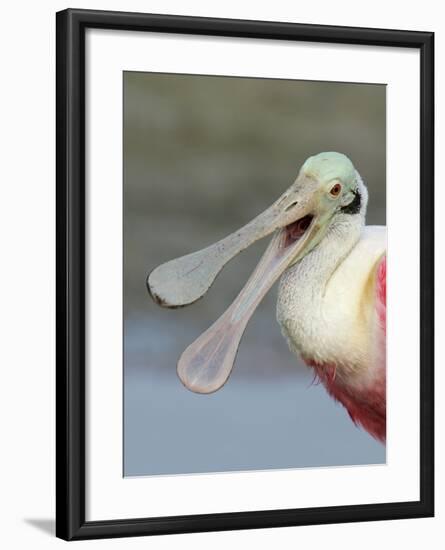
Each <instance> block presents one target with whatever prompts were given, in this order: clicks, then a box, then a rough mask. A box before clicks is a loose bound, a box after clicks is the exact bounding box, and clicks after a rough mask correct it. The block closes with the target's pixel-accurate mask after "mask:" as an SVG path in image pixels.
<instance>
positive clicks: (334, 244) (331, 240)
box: [277, 216, 364, 359]
mask: <svg viewBox="0 0 445 550" xmlns="http://www.w3.org/2000/svg"><path fill="white" fill-rule="evenodd" d="M363 224H364V220H363V219H362V218H361V217H360V216H344V219H340V220H338V222H337V223H336V224H335V225H334V226H332V227H330V228H329V230H328V233H327V234H326V236H325V237H324V238H323V240H322V241H321V242H320V244H319V245H318V246H317V247H316V248H315V249H314V250H312V251H311V252H310V253H309V254H308V255H307V256H305V257H304V258H303V259H302V260H301V261H300V262H298V263H297V264H295V265H294V266H292V267H291V268H289V269H288V270H287V271H286V272H285V273H284V274H283V276H282V278H281V280H280V285H279V290H278V303H277V320H278V322H279V323H280V325H281V327H282V331H283V334H284V336H285V337H286V339H287V341H288V344H289V347H290V348H291V350H292V351H294V352H297V353H301V354H302V355H303V356H307V357H311V356H312V357H314V355H313V353H315V350H320V334H329V330H330V329H329V326H326V327H324V325H325V324H328V321H327V320H326V319H325V318H324V315H323V298H324V295H325V291H326V286H327V285H328V283H329V281H330V279H331V277H332V275H333V274H334V272H335V270H336V269H337V268H338V266H339V265H340V264H341V263H342V262H343V261H344V259H345V258H346V257H347V256H348V254H349V253H350V252H351V250H352V249H353V247H354V246H355V244H356V243H357V241H358V240H359V238H360V234H361V231H362V228H363ZM331 328H332V327H331ZM314 358H315V359H317V357H316V356H315V357H314ZM320 358H321V357H320Z"/></svg>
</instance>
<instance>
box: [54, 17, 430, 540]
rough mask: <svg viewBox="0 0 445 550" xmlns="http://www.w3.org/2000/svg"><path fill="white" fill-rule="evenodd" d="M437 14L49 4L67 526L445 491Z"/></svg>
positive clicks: (383, 500) (187, 528) (234, 523)
mask: <svg viewBox="0 0 445 550" xmlns="http://www.w3.org/2000/svg"><path fill="white" fill-rule="evenodd" d="M433 39H434V37H433V34H432V33H425V32H413V31H405V30H384V29H369V28H347V27H329V26H318V25H302V24H291V23H277V22H263V21H261V22H260V21H239V20H226V19H206V18H193V17H180V16H165V15H150V14H138V13H118V12H98V11H88V10H66V11H63V12H60V13H58V14H57V374H56V379H57V426H56V432H57V495H56V497H57V498H56V502H57V517H56V532H57V536H59V537H61V538H63V539H66V540H73V539H87V538H100V537H118V536H133V535H154V534H166V533H181V532H192V531H213V530H227V529H250V528H262V527H279V526H292V525H307V524H322V523H334V522H352V521H369V520H383V519H398V518H415V517H425V516H431V515H433V502H434V496H433V495H434V492H433V474H434V468H433V433H434V425H433V388H434V386H433V283H434V281H433V225H434V224H433V197H434V191H433V182H434V171H433V160H434V143H433V136H434V125H433V115H434V95H433V90H434V81H433V63H434V59H433V44H434V42H433Z"/></svg>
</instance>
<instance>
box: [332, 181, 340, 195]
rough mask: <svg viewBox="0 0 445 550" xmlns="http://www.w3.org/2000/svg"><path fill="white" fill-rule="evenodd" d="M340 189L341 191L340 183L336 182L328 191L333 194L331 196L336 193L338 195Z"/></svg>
mask: <svg viewBox="0 0 445 550" xmlns="http://www.w3.org/2000/svg"><path fill="white" fill-rule="evenodd" d="M340 191H341V184H340V183H336V184H335V185H334V186H333V187H332V189H331V190H330V191H329V193H330V194H331V195H332V196H333V197H338V195H340Z"/></svg>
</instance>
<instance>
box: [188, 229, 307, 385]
mask: <svg viewBox="0 0 445 550" xmlns="http://www.w3.org/2000/svg"><path fill="white" fill-rule="evenodd" d="M312 233H313V231H311V229H310V228H309V229H308V231H307V233H306V234H305V235H304V236H303V237H302V238H301V240H300V241H299V242H297V243H294V244H292V245H290V246H286V238H287V237H286V231H285V230H281V231H278V232H277V233H276V234H275V235H274V237H273V239H272V241H271V243H270V244H269V246H268V248H267V249H266V252H265V253H264V255H263V257H262V258H261V260H260V262H259V263H258V265H257V267H256V268H255V270H254V272H253V273H252V275H251V276H250V278H249V280H248V281H247V283H246V285H245V286H244V288H243V289H242V290H241V292H240V293H239V294H238V296H237V297H236V299H235V300H234V302H233V303H232V305H231V306H230V307H229V308H228V309H227V310H226V311H225V313H223V315H222V316H221V317H220V318H219V319H218V320H217V321H216V322H215V323H214V324H213V325H212V326H211V327H210V328H208V329H207V330H206V331H205V332H204V333H203V334H201V336H199V338H197V340H195V341H194V342H193V343H192V344H191V345H190V346H189V347H188V348H187V349H186V350H185V351H184V352H183V354H182V355H181V357H180V359H179V362H178V376H179V378H180V379H181V381H182V383H183V384H184V385H185V386H186V387H187V388H188V389H190V390H192V391H194V392H197V393H212V392H214V391H216V390H218V389H219V388H221V386H223V385H224V383H225V382H226V381H227V379H228V378H229V376H230V373H231V371H232V369H233V364H234V361H235V357H236V353H237V350H238V346H239V343H240V340H241V337H242V335H243V332H244V329H245V328H246V325H247V323H248V321H249V319H250V317H251V316H252V314H253V312H254V311H255V309H256V308H257V306H258V304H259V303H260V302H261V300H262V299H263V297H264V296H265V294H266V293H267V292H268V290H269V289H270V288H271V286H272V285H273V284H274V283H275V281H276V280H277V279H278V278H279V277H280V275H281V274H282V273H283V271H284V270H285V269H286V268H287V267H288V266H289V265H290V263H292V261H294V259H295V258H296V257H298V255H299V253H300V251H302V249H303V248H304V246H305V243H306V242H307V241H308V240H309V239H310V238H311V234H312Z"/></svg>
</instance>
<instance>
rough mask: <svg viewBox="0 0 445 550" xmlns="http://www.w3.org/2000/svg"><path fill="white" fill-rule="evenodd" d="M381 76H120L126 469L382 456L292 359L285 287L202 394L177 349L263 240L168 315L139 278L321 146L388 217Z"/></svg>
mask: <svg viewBox="0 0 445 550" xmlns="http://www.w3.org/2000/svg"><path fill="white" fill-rule="evenodd" d="M385 124H386V122H385V86H383V85H372V84H370V85H364V84H345V83H326V82H306V81H289V80H268V79H246V78H227V77H209V76H190V75H169V74H151V73H136V72H126V73H124V474H125V475H127V476H137V475H154V474H184V473H197V472H218V471H234V470H259V469H269V468H296V467H316V466H344V465H357V464H377V463H383V462H385V449H384V447H383V446H382V445H381V444H380V443H377V442H376V441H374V440H373V439H372V438H371V437H370V436H369V435H368V434H367V433H365V432H363V431H362V430H360V429H358V428H356V427H355V426H354V424H353V423H352V422H351V420H350V419H349V417H348V415H347V413H346V412H345V410H344V409H343V408H342V407H341V406H340V405H338V404H336V403H335V402H334V401H332V400H331V399H330V398H329V397H327V395H326V392H325V390H324V388H323V387H322V386H317V385H311V381H312V373H311V371H310V370H309V369H307V368H306V367H305V366H304V364H303V363H301V362H300V361H299V360H298V359H297V358H296V357H295V356H293V355H292V354H291V353H290V352H289V350H288V348H287V345H286V343H285V341H284V339H283V338H282V336H281V334H280V330H279V327H278V324H277V323H276V320H275V303H276V292H277V289H276V286H275V287H274V289H273V290H272V291H271V292H270V293H269V294H268V295H267V297H266V298H265V300H264V301H263V302H262V304H261V305H260V306H259V308H258V309H257V311H256V313H255V314H254V316H253V318H252V320H251V321H250V323H249V325H248V327H247V329H246V332H245V334H244V337H243V339H242V342H241V346H240V349H239V353H238V357H237V361H236V365H235V369H234V371H233V373H232V376H231V377H230V379H229V381H228V383H227V384H226V385H225V386H224V387H223V389H221V390H220V391H218V392H217V393H215V394H212V395H207V396H203V395H196V394H193V393H191V392H189V391H188V390H186V389H185V388H184V387H183V386H182V384H181V383H180V381H179V379H178V378H177V376H176V362H177V360H178V358H179V356H180V354H181V352H182V351H183V350H184V349H185V348H186V347H187V345H188V344H190V343H191V342H192V341H193V340H194V339H195V338H196V337H197V336H198V335H199V334H200V333H201V332H202V331H204V330H205V329H206V328H207V327H208V326H209V325H210V324H211V323H212V322H213V321H214V320H215V319H216V318H217V317H218V316H219V315H220V314H221V313H222V312H223V311H224V310H225V308H226V307H227V306H228V305H229V304H230V303H231V301H232V300H233V298H234V297H235V296H236V294H237V293H238V292H239V290H240V289H241V287H242V286H243V284H244V283H245V282H246V280H247V278H248V276H249V274H250V273H251V271H252V269H253V268H254V266H255V265H256V262H257V261H258V260H259V258H260V256H261V254H262V252H263V250H264V249H265V247H266V246H267V242H268V239H265V240H264V241H262V242H260V243H257V244H256V245H254V246H252V247H251V248H250V249H248V250H246V251H245V252H244V253H243V254H241V255H240V256H239V257H238V258H235V259H234V260H233V261H232V262H231V263H230V264H229V265H228V266H227V267H226V268H225V269H224V271H223V272H222V273H221V274H220V275H219V277H218V278H217V280H216V282H215V284H214V286H213V287H212V289H211V290H210V292H209V293H208V294H207V295H206V296H205V297H204V299H202V300H200V301H199V302H197V303H196V304H194V305H192V306H190V307H188V308H184V309H179V310H166V309H161V308H160V307H158V306H156V305H155V304H154V303H153V302H152V301H151V299H150V297H149V295H148V293H147V290H146V286H145V279H146V276H147V274H148V273H149V272H150V271H151V270H152V269H153V268H154V267H156V266H157V265H159V264H160V263H162V262H165V261H167V260H169V259H172V258H175V257H177V256H181V255H183V254H186V253H188V252H192V251H194V250H197V249H199V248H202V247H204V246H206V245H208V244H210V243H212V242H214V241H216V240H217V239H219V238H221V237H223V236H225V235H227V234H228V233H230V232H232V231H233V230H234V229H236V228H238V227H239V226H241V225H243V224H244V223H246V222H247V221H249V220H250V219H251V218H252V217H254V216H256V215H257V214H258V213H259V212H261V211H262V210H264V209H265V208H266V207H268V206H269V205H270V204H271V203H272V202H273V201H274V200H275V199H276V198H277V197H278V196H279V195H280V194H281V193H282V192H283V191H284V190H285V189H286V188H287V187H288V186H289V185H290V184H291V183H292V182H293V181H294V179H295V177H296V175H297V172H298V169H299V167H300V166H301V164H302V163H303V162H304V160H305V159H306V158H307V157H308V156H310V155H312V154H315V153H318V152H321V151H339V152H343V153H345V154H346V155H348V156H349V157H350V158H351V160H352V161H353V163H354V164H355V166H356V168H357V169H358V170H359V172H360V174H361V175H362V177H363V178H364V179H365V181H366V182H367V184H368V188H369V194H370V202H369V209H368V223H370V224H385V171H386V169H385V149H386V143H385Z"/></svg>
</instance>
